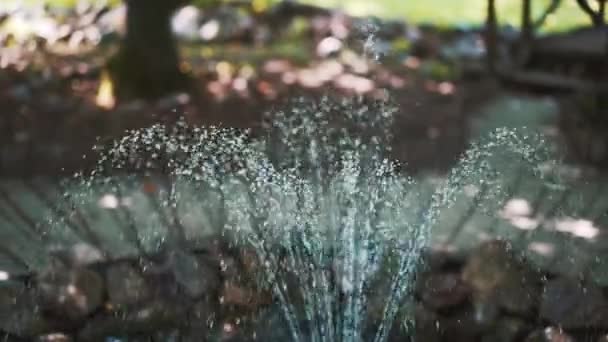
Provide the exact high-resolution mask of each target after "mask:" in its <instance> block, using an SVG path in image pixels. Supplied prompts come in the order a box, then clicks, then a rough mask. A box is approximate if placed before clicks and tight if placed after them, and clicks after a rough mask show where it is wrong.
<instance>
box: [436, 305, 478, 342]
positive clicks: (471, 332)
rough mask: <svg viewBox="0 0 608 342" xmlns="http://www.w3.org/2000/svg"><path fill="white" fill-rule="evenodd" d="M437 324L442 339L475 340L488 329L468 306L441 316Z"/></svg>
mask: <svg viewBox="0 0 608 342" xmlns="http://www.w3.org/2000/svg"><path fill="white" fill-rule="evenodd" d="M438 326H439V329H441V332H442V337H443V340H444V341H477V340H478V338H479V337H480V336H481V334H482V333H484V332H485V331H487V329H488V327H487V326H486V325H485V324H482V323H481V322H480V321H479V320H478V317H477V314H476V313H475V311H474V310H471V309H470V308H463V309H462V310H459V311H458V312H455V313H454V314H453V315H450V316H449V317H441V318H440V319H439V323H438Z"/></svg>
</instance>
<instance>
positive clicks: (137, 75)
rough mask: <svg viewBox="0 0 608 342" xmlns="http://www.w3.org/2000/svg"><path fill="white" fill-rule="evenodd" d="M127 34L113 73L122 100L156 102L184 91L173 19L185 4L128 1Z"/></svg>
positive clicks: (179, 1) (179, 0)
mask: <svg viewBox="0 0 608 342" xmlns="http://www.w3.org/2000/svg"><path fill="white" fill-rule="evenodd" d="M125 3H126V5H127V32H126V36H125V38H124V40H123V42H122V44H121V46H120V50H119V52H118V54H117V55H116V56H115V58H114V59H113V60H112V61H111V62H110V70H111V73H112V75H113V80H114V84H115V93H116V95H117V96H118V97H119V98H147V99H150V98H155V97H159V96H162V95H165V94H168V93H172V92H176V91H179V90H185V89H186V88H187V77H186V76H185V75H184V74H183V73H181V72H180V70H179V57H178V51H177V45H176V42H175V40H174V38H173V35H172V32H171V15H172V14H173V12H174V11H175V10H176V9H177V8H178V7H179V6H180V5H182V4H183V3H184V1H182V0H125Z"/></svg>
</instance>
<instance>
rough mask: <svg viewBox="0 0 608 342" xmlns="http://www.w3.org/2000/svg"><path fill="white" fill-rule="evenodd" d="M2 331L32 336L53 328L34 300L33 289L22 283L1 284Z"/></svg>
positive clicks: (0, 324) (24, 336)
mask: <svg viewBox="0 0 608 342" xmlns="http://www.w3.org/2000/svg"><path fill="white" fill-rule="evenodd" d="M0 285H1V286H0V331H2V332H4V333H8V334H11V335H14V336H19V337H21V338H32V337H34V336H37V335H40V334H44V333H47V332H49V331H50V330H51V324H50V322H48V321H47V320H46V319H45V318H44V317H43V315H42V313H41V312H40V310H39V309H38V308H37V306H36V303H35V302H34V296H33V291H32V290H31V289H29V288H26V287H24V286H22V285H14V284H10V285H8V284H0Z"/></svg>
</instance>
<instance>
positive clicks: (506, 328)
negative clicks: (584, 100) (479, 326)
mask: <svg viewBox="0 0 608 342" xmlns="http://www.w3.org/2000/svg"><path fill="white" fill-rule="evenodd" d="M529 330H530V326H529V325H528V324H527V323H526V322H525V321H524V320H522V319H520V318H513V317H503V318H501V319H500V320H499V321H498V322H497V323H496V325H495V326H494V328H493V329H492V330H491V331H490V332H488V333H486V334H484V336H483V337H482V339H481V341H482V342H516V341H521V340H522V339H523V338H524V337H525V336H526V334H527V333H528V332H529Z"/></svg>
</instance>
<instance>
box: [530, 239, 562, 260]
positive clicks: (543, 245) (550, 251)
mask: <svg viewBox="0 0 608 342" xmlns="http://www.w3.org/2000/svg"><path fill="white" fill-rule="evenodd" d="M528 250H530V251H532V252H534V253H536V254H539V255H542V256H546V257H550V256H553V255H554V254H555V245H553V244H551V243H548V242H532V243H530V244H529V245H528Z"/></svg>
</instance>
